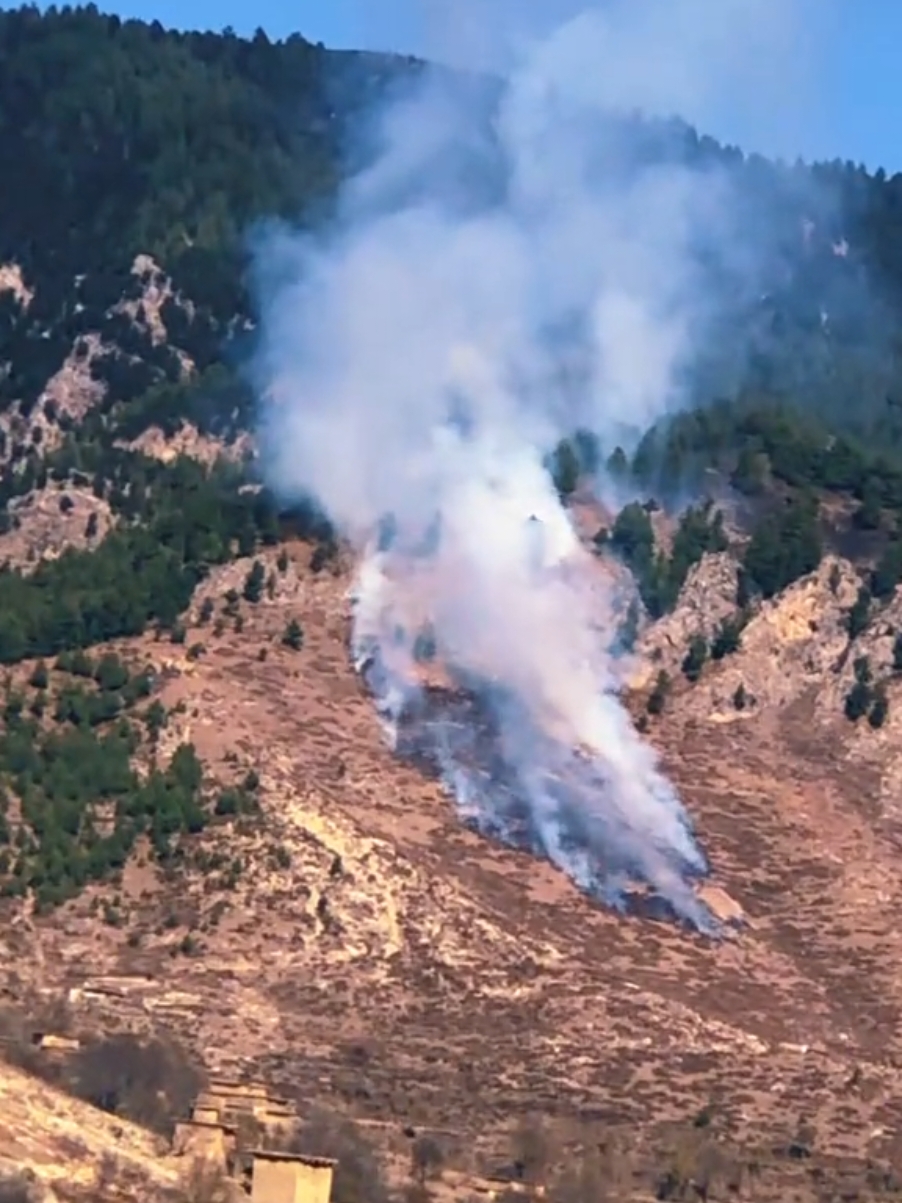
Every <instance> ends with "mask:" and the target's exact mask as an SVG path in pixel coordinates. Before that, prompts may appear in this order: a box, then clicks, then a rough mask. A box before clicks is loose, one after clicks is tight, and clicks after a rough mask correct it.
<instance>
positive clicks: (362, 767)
mask: <svg viewBox="0 0 902 1203" xmlns="http://www.w3.org/2000/svg"><path fill="white" fill-rule="evenodd" d="M308 556H309V550H308V549H307V548H305V547H303V546H301V545H297V546H294V547H292V548H291V563H290V564H289V567H288V570H287V571H286V572H285V573H284V574H279V575H278V581H277V583H276V587H275V588H274V589H273V596H272V597H271V598H269V597H267V596H264V599H263V600H262V601H261V602H260V603H259V604H258V605H256V606H248V605H243V606H242V614H243V630H242V631H241V632H240V633H236V632H235V631H234V630H233V629H232V624H231V620H230V621H229V624H228V626H227V628H226V629H225V630H224V631H223V632H222V633H220V634H218V635H217V634H215V633H214V632H213V629H212V628H211V626H210V625H207V626H204V627H202V628H197V629H192V630H190V631H189V633H188V638H187V644H188V645H190V644H192V643H194V642H196V641H202V642H203V644H204V649H205V650H204V652H203V653H202V654H201V655H200V656H199V658H198V659H196V660H195V661H189V660H188V659H187V657H186V656H185V653H184V649H183V648H176V647H173V646H172V645H170V644H168V643H155V642H154V641H153V640H151V639H147V640H145V641H144V644H143V646H142V647H141V649H140V651H141V655H142V656H147V655H149V656H150V657H151V658H152V659H153V660H154V661H155V662H156V663H157V664H158V665H160V666H166V667H167V673H166V681H165V684H164V685H163V692H162V695H161V696H162V698H163V701H164V702H165V703H166V705H167V706H176V705H177V704H178V703H179V702H182V703H183V712H182V713H181V714H179V715H176V716H174V717H173V720H172V722H171V724H170V728H169V729H168V731H167V732H166V733H165V739H166V740H167V741H168V743H169V746H175V744H177V743H178V742H179V741H180V740H191V741H193V742H194V744H195V745H196V747H197V749H198V751H199V752H200V753H201V755H202V757H203V758H204V760H205V761H206V762H207V763H208V764H210V765H211V766H213V767H214V768H215V769H216V771H217V772H218V773H219V774H220V775H221V776H222V777H223V779H232V778H234V777H235V776H236V775H239V774H241V773H243V772H244V771H245V770H246V769H247V768H251V767H253V768H255V769H256V770H257V771H258V772H259V774H260V777H261V797H262V800H263V812H264V815H263V821H262V822H261V821H259V820H258V819H256V818H250V819H249V818H243V819H237V820H234V821H229V822H228V823H225V824H223V825H220V826H219V827H218V828H216V829H215V830H214V831H213V832H212V833H207V834H206V835H205V836H204V837H203V840H204V843H205V846H207V847H208V849H209V851H210V853H211V855H212V854H213V853H215V852H217V851H218V852H219V853H220V856H219V859H218V860H215V859H214V860H213V861H212V862H211V863H212V864H213V865H215V866H217V868H215V869H211V870H210V871H208V872H207V873H206V874H200V873H197V872H194V873H190V874H188V875H187V877H186V878H185V879H184V880H180V881H179V882H178V883H177V884H176V883H174V882H172V881H166V880H163V879H162V878H161V877H160V876H159V875H158V873H157V872H156V870H154V869H153V868H152V867H151V866H149V865H145V866H144V867H143V868H142V867H141V865H140V863H138V864H136V865H133V866H132V867H130V868H129V869H128V870H127V871H126V873H125V875H124V878H123V881H122V883H121V886H120V887H119V889H118V890H117V891H116V892H117V895H118V905H119V907H120V909H121V914H122V917H123V921H122V922H121V924H120V925H119V926H115V927H114V926H110V925H109V924H104V923H102V922H100V920H99V918H98V915H97V908H96V892H92V891H89V892H88V893H87V894H85V895H84V896H83V897H82V898H81V899H80V900H78V901H77V902H75V903H72V904H69V905H68V906H67V907H65V908H63V909H62V910H61V911H59V912H56V913H55V914H53V915H52V916H51V917H49V918H42V919H35V918H34V917H29V916H28V914H27V913H20V914H18V915H17V916H16V917H15V919H14V920H13V921H12V922H11V923H10V924H9V925H8V926H7V927H6V928H5V929H4V930H3V932H2V934H0V942H2V944H3V946H4V951H5V953H6V956H5V957H4V962H5V964H6V965H8V966H12V965H13V964H14V965H15V966H16V972H17V974H18V976H19V978H20V979H22V980H23V981H24V980H26V979H28V978H32V979H34V980H35V981H37V982H38V983H39V984H40V986H41V987H42V988H44V989H45V990H47V991H50V992H53V991H59V990H67V991H69V1001H70V1003H71V1005H72V1006H73V1007H74V1008H75V1010H76V1012H77V1014H78V1015H79V1016H80V1021H82V1022H92V1023H96V1024H101V1025H103V1026H106V1027H110V1026H114V1025H117V1024H123V1023H125V1024H128V1025H130V1026H134V1027H137V1028H144V1029H151V1028H156V1029H159V1028H161V1027H170V1028H172V1029H174V1030H175V1031H177V1032H178V1033H179V1034H180V1035H181V1036H182V1037H183V1038H184V1039H186V1040H188V1041H190V1042H191V1043H192V1044H193V1045H194V1046H195V1047H196V1048H197V1049H198V1050H199V1052H200V1053H201V1054H202V1055H203V1057H204V1059H205V1061H206V1063H207V1064H208V1065H209V1066H210V1067H211V1068H213V1069H217V1070H223V1071H228V1072H232V1071H236V1070H251V1069H253V1070H254V1072H259V1073H263V1074H264V1075H265V1076H266V1077H268V1078H270V1079H272V1080H273V1082H274V1083H276V1084H278V1085H281V1086H282V1087H283V1088H285V1089H287V1090H290V1091H291V1092H293V1093H295V1094H297V1095H299V1096H300V1097H301V1099H302V1100H307V1101H309V1100H311V1099H318V1100H320V1101H330V1100H331V1101H332V1102H338V1103H339V1104H340V1105H341V1106H342V1107H343V1108H346V1109H350V1110H352V1111H354V1112H355V1113H357V1114H358V1115H361V1116H364V1117H366V1116H369V1117H371V1118H379V1119H382V1120H396V1121H397V1122H398V1123H415V1124H422V1123H427V1124H430V1125H437V1126H441V1127H445V1128H451V1129H455V1130H457V1131H461V1130H469V1131H471V1132H475V1131H484V1130H488V1131H491V1130H492V1129H493V1128H494V1127H495V1126H496V1125H500V1124H503V1123H507V1122H509V1121H510V1119H511V1117H513V1116H516V1115H517V1114H519V1113H525V1112H528V1111H536V1110H538V1111H542V1112H546V1113H548V1114H556V1115H576V1114H581V1115H583V1116H585V1115H587V1114H589V1115H594V1116H596V1117H598V1118H601V1119H604V1120H605V1121H607V1122H610V1123H615V1124H620V1123H624V1124H640V1123H641V1124H647V1123H649V1122H650V1120H652V1117H653V1120H654V1122H658V1121H662V1122H663V1121H666V1120H670V1119H675V1120H685V1119H687V1118H691V1116H693V1115H694V1114H695V1113H696V1112H698V1110H699V1109H700V1108H702V1107H704V1106H707V1105H709V1104H711V1103H712V1102H713V1103H714V1104H716V1106H717V1108H718V1110H719V1112H720V1113H721V1114H722V1115H723V1116H725V1117H726V1119H727V1120H728V1122H729V1123H730V1125H731V1127H733V1128H734V1129H735V1131H736V1133H737V1134H738V1135H739V1136H740V1138H745V1139H748V1140H751V1141H754V1142H756V1143H757V1142H759V1141H761V1140H762V1139H763V1140H765V1141H766V1140H770V1139H774V1140H786V1139H787V1137H788V1136H789V1135H790V1134H791V1132H792V1131H794V1130H795V1128H796V1126H797V1125H798V1124H799V1123H801V1122H802V1121H803V1120H804V1121H805V1122H806V1123H808V1124H810V1125H812V1127H813V1130H814V1132H815V1133H816V1135H817V1140H818V1143H819V1145H820V1147H823V1148H825V1149H829V1150H830V1151H832V1152H834V1153H836V1154H843V1155H849V1156H854V1157H870V1156H878V1155H879V1156H883V1155H892V1154H893V1153H894V1150H895V1148H896V1142H897V1141H898V1139H899V1135H900V1133H902V1087H900V1085H899V1081H900V1079H899V1069H898V1067H899V1062H900V1058H902V948H900V940H902V937H900V935H899V929H900V918H902V886H900V881H899V875H898V870H897V865H898V857H899V848H898V843H899V834H898V830H897V827H896V825H895V824H894V822H893V821H892V816H891V814H890V812H889V811H888V809H887V807H886V806H884V805H883V804H882V803H881V802H880V801H879V788H878V783H877V781H876V779H875V776H874V772H873V770H872V769H871V770H869V769H868V768H867V766H866V765H864V764H863V762H862V761H861V759H860V758H857V759H854V760H850V759H849V746H850V745H849V744H848V739H847V736H848V730H847V729H848V727H849V724H848V723H847V722H846V721H845V720H844V719H843V718H842V715H841V714H840V715H838V716H835V717H834V718H831V719H829V721H828V720H823V719H819V720H818V721H815V719H814V717H813V709H812V703H811V701H810V700H809V699H808V698H807V695H806V694H805V692H804V691H802V692H801V693H800V694H799V695H798V696H794V697H793V698H791V699H790V700H789V701H787V702H786V704H785V705H783V706H782V707H773V708H769V707H764V706H762V707H759V708H758V709H756V710H753V711H751V712H750V713H748V714H743V715H742V716H734V718H735V719H736V721H724V714H723V713H722V712H720V711H718V709H717V707H713V708H712V706H711V705H710V700H711V696H713V695H710V696H709V695H705V694H704V692H703V691H704V690H705V689H709V691H710V689H711V688H713V686H712V685H710V682H709V681H708V680H707V679H705V680H703V681H702V683H700V684H699V685H698V686H696V687H695V690H696V691H698V692H694V693H692V694H684V695H683V697H682V698H681V697H679V696H678V697H677V698H675V699H674V700H673V701H672V703H671V705H670V706H669V708H668V712H667V713H665V715H664V716H663V718H662V719H660V720H658V721H656V722H655V723H654V724H653V725H652V730H651V733H650V737H651V738H652V739H653V740H654V741H655V742H656V743H657V744H658V745H659V747H660V748H661V751H662V755H663V757H664V760H665V764H666V766H667V769H668V771H670V772H671V774H672V775H673V778H674V779H675V781H676V782H677V784H678V785H679V787H680V789H681V791H682V793H683V795H684V797H685V799H686V802H687V804H688V806H689V808H690V810H691V812H692V814H693V816H694V818H695V820H696V822H697V825H698V831H699V835H700V838H701V840H702V842H703V844H704V846H705V848H706V849H707V851H708V853H709V855H710V857H711V862H712V866H713V878H714V881H715V882H716V883H717V884H718V885H720V886H721V887H723V888H724V889H725V890H726V891H727V892H728V893H729V895H730V896H732V897H733V898H734V899H735V900H736V901H737V902H738V903H739V904H740V905H741V906H742V908H743V909H744V911H745V912H746V914H747V915H748V918H749V923H748V926H747V927H746V928H745V929H744V930H743V931H742V933H741V935H740V936H739V938H738V939H736V940H732V941H724V942H720V943H715V942H710V941H707V940H704V939H703V938H701V937H699V936H696V935H693V934H690V933H688V932H684V931H681V930H679V929H678V928H676V927H675V926H673V925H670V924H666V923H661V922H656V921H653V920H651V919H647V918H641V917H638V916H632V917H619V916H616V915H614V914H612V913H610V912H608V911H605V910H602V909H600V908H599V907H597V906H595V905H594V904H592V903H591V902H590V901H589V900H587V899H586V898H584V897H582V896H581V895H580V894H579V892H578V891H577V890H576V889H575V887H574V886H573V885H572V884H571V883H570V882H569V881H567V880H566V879H565V878H564V877H563V876H562V875H561V874H559V873H557V872H556V871H554V870H553V869H552V868H551V867H549V866H547V865H545V864H540V863H537V862H536V861H534V860H533V859H531V858H529V857H528V856H525V855H522V854H519V853H516V852H513V851H511V850H509V849H506V848H502V847H496V846H492V845H490V844H488V843H487V842H485V841H484V840H482V839H480V838H478V837H477V836H475V835H473V834H471V833H469V832H468V831H466V830H465V829H463V828H462V827H461V825H460V824H459V823H458V821H457V819H456V816H455V814H454V812H453V808H452V804H451V802H450V801H449V799H448V798H447V797H446V796H445V795H444V793H443V792H442V790H441V789H440V788H439V786H438V785H436V784H434V783H430V782H427V781H424V780H423V779H422V778H421V777H420V776H419V775H418V774H417V773H416V772H415V771H413V770H412V769H410V768H406V767H404V766H402V765H399V764H398V763H396V762H395V761H394V760H393V759H392V757H391V756H390V754H389V752H388V751H387V750H386V749H385V747H384V745H383V742H382V739H381V735H380V731H379V727H378V723H377V720H376V717H375V715H374V712H373V709H372V707H371V705H370V703H369V700H368V699H367V698H366V697H365V696H364V694H363V692H362V689H361V686H360V683H359V681H358V680H357V679H356V678H355V676H354V675H353V673H352V672H351V669H350V667H349V664H348V657H347V651H346V646H347V626H346V623H347V613H346V601H345V598H344V590H345V588H346V585H347V578H346V577H343V576H339V577H334V576H331V575H330V574H329V573H328V572H324V573H320V574H317V575H311V574H310V573H309V572H308V571H307V569H306V561H307V558H308ZM246 571H247V565H246V564H244V565H242V564H238V565H234V566H232V567H231V568H229V569H226V570H223V571H222V572H221V573H220V574H219V576H218V577H217V578H216V579H214V580H213V581H211V582H208V583H207V584H206V585H205V586H204V587H203V588H204V590H205V592H206V593H207V594H209V595H211V596H216V597H217V598H221V596H222V595H223V594H224V593H225V592H226V591H227V590H228V589H229V588H230V587H232V586H234V585H236V583H237V584H239V585H240V581H241V580H242V579H243V577H244V575H245V573H246ZM201 601H202V596H201V597H199V598H198V606H199V605H200V603H201ZM217 608H219V603H217ZM291 617H297V618H298V619H299V621H300V622H301V624H302V626H303V628H304V632H305V641H304V646H303V648H302V649H301V650H300V651H298V652H295V651H292V650H290V649H289V648H287V647H284V646H283V645H282V644H281V641H280V636H281V633H282V632H283V630H284V628H285V624H286V622H287V621H288V619H289V618H291ZM132 650H135V649H132ZM741 654H742V653H740V655H741ZM737 663H738V661H737ZM735 667H736V666H735V665H729V664H727V663H726V662H725V664H724V665H722V666H719V667H717V668H716V669H714V670H712V677H711V680H713V674H715V673H716V672H721V671H723V672H726V671H730V672H732V671H734V670H735ZM693 697H694V698H695V699H696V700H695V701H691V698H693ZM705 697H708V701H707V702H704V704H703V701H704V698H705ZM236 860H237V861H238V862H239V869H240V872H238V873H237V874H234V873H233V874H230V873H229V869H230V867H232V866H234V863H235V861H236ZM108 893H109V892H108ZM186 937H189V939H187V940H186ZM26 952H27V957H26V956H25V955H24V954H25V953H26Z"/></svg>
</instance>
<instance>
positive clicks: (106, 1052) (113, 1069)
mask: <svg viewBox="0 0 902 1203" xmlns="http://www.w3.org/2000/svg"><path fill="white" fill-rule="evenodd" d="M68 1084H69V1087H70V1089H71V1091H72V1093H73V1094H74V1095H76V1096H77V1097H78V1098H81V1099H84V1100H85V1101H86V1102H89V1103H92V1104H93V1105H94V1106H95V1107H100V1108H101V1109H102V1110H104V1111H109V1112H111V1113H112V1114H114V1115H119V1116H122V1117H123V1118H124V1119H129V1120H132V1121H133V1122H134V1123H138V1124H142V1125H143V1126H144V1127H147V1128H151V1129H153V1130H154V1131H155V1132H160V1133H162V1134H163V1135H166V1136H170V1135H171V1134H172V1130H173V1127H174V1124H175V1122H176V1121H177V1120H178V1119H181V1118H182V1117H183V1116H186V1115H187V1114H189V1112H190V1108H191V1104H192V1103H193V1101H194V1099H195V1097H196V1095H197V1093H198V1091H199V1090H200V1088H201V1086H202V1084H203V1082H202V1075H201V1073H200V1071H199V1070H198V1068H197V1066H196V1065H195V1064H194V1062H193V1061H192V1059H191V1057H190V1056H189V1055H188V1053H187V1052H186V1051H185V1050H184V1049H182V1048H181V1047H180V1046H179V1045H177V1044H175V1043H164V1042H163V1041H161V1040H150V1041H148V1042H147V1043H142V1041H141V1040H139V1039H138V1037H137V1036H134V1035H131V1034H129V1033H123V1034H120V1035H115V1036H110V1037H107V1038H104V1039H101V1040H96V1041H94V1042H92V1043H91V1044H88V1045H85V1046H84V1047H83V1048H82V1049H80V1050H79V1051H78V1052H77V1053H76V1054H75V1056H74V1057H73V1058H72V1061H71V1062H70V1065H69V1067H68Z"/></svg>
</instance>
